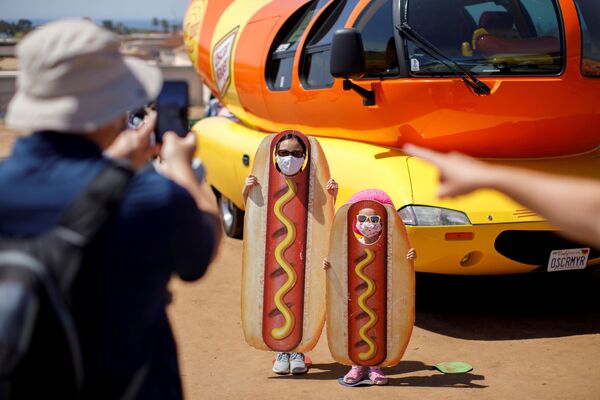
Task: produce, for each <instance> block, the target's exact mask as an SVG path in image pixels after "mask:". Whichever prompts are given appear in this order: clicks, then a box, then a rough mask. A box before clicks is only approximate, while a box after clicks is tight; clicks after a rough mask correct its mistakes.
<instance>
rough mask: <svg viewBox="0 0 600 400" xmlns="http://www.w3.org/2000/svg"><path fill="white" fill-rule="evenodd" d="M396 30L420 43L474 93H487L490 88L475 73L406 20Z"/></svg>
mask: <svg viewBox="0 0 600 400" xmlns="http://www.w3.org/2000/svg"><path fill="white" fill-rule="evenodd" d="M396 29H398V31H399V32H400V33H401V34H403V35H405V36H406V37H407V38H408V39H409V40H412V41H413V42H415V43H416V44H418V45H420V47H421V48H422V49H423V50H424V51H425V52H426V53H427V54H429V55H430V56H431V57H433V58H435V59H437V60H439V61H441V62H442V63H443V64H445V65H446V66H448V67H449V68H450V69H451V70H452V72H454V74H455V75H456V76H457V77H459V78H460V79H462V81H463V82H464V83H465V84H466V85H467V86H468V87H469V88H470V89H471V90H472V91H473V92H474V93H475V94H478V95H485V96H487V95H489V94H490V92H491V90H490V87H489V86H488V85H486V84H485V83H483V82H482V81H480V80H479V79H477V77H476V76H475V75H473V74H472V73H471V72H469V71H467V70H466V69H464V68H463V67H461V66H460V65H458V63H456V62H455V61H454V60H452V59H450V58H449V57H448V56H446V55H445V54H444V53H442V52H441V51H440V50H439V49H438V48H437V47H435V46H434V45H433V44H431V43H429V41H427V39H425V38H424V37H423V36H421V35H419V34H418V33H417V32H415V30H414V29H412V28H411V27H410V26H409V25H408V24H407V23H406V22H404V23H402V24H401V25H400V26H396Z"/></svg>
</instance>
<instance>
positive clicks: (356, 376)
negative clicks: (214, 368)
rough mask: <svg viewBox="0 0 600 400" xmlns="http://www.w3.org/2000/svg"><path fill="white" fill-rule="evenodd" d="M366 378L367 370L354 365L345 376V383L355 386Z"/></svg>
mask: <svg viewBox="0 0 600 400" xmlns="http://www.w3.org/2000/svg"><path fill="white" fill-rule="evenodd" d="M364 377H365V370H364V369H363V367H361V366H359V365H354V366H353V367H352V368H351V369H350V371H348V373H347V374H346V375H344V383H347V384H349V385H353V384H355V383H356V382H360V381H362V380H363V378H364Z"/></svg>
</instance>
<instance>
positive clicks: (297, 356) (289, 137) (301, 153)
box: [242, 133, 338, 375]
mask: <svg viewBox="0 0 600 400" xmlns="http://www.w3.org/2000/svg"><path fill="white" fill-rule="evenodd" d="M305 158H306V145H305V144H304V142H303V141H302V140H301V139H300V138H299V137H298V136H296V135H294V134H293V133H288V134H286V135H284V136H283V137H282V138H281V139H280V140H279V142H278V143H277V145H276V147H275V162H276V165H277V169H278V170H279V171H280V172H281V173H282V174H283V175H284V176H294V175H296V174H298V173H299V172H300V171H301V170H302V166H303V165H304V160H305ZM257 184H258V179H257V178H256V176H254V175H252V174H250V175H248V176H247V177H246V181H245V182H244V187H243V189H242V197H243V199H244V204H245V203H246V200H247V199H248V194H249V193H250V189H251V188H252V187H253V186H255V185H257ZM325 189H326V190H327V191H328V192H329V193H330V194H331V195H332V196H333V200H334V202H335V198H336V197H337V192H338V184H337V182H336V181H334V180H333V179H329V180H328V181H327V185H326V186H325ZM307 371H308V368H307V367H306V363H305V362H304V354H303V353H285V352H279V353H277V355H276V357H275V363H274V364H273V372H275V373H276V374H280V375H285V374H289V373H290V372H291V373H292V374H294V375H297V374H304V373H306V372H307Z"/></svg>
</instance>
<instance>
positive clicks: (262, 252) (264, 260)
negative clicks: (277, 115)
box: [242, 131, 334, 352]
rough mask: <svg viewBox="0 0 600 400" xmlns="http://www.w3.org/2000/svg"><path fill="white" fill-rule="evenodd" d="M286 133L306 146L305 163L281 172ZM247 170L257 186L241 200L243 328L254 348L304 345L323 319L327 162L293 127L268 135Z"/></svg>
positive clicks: (329, 217)
mask: <svg viewBox="0 0 600 400" xmlns="http://www.w3.org/2000/svg"><path fill="white" fill-rule="evenodd" d="M287 133H293V134H295V135H296V136H298V137H299V138H300V139H301V140H302V141H303V142H304V144H305V146H306V162H305V165H304V168H303V169H302V171H301V172H299V173H298V174H296V175H294V176H291V177H286V176H284V175H283V174H281V173H280V172H279V171H278V169H277V167H276V165H275V162H274V154H275V148H276V145H277V143H278V142H279V141H280V139H281V138H282V137H283V136H284V135H285V134H287ZM252 174H253V175H255V176H256V177H257V179H258V185H255V186H253V187H252V188H251V190H250V193H249V195H248V200H247V202H246V214H245V220H244V250H243V269H242V271H243V272H242V327H243V330H244V336H245V339H246V342H247V343H248V344H249V345H251V346H252V347H255V348H257V349H261V350H274V351H285V352H305V351H309V350H311V349H312V348H313V347H314V346H315V345H316V343H317V341H318V340H319V336H320V334H321V330H322V328H323V325H324V321H325V271H323V269H322V262H323V258H325V257H326V255H327V249H328V241H327V238H328V237H329V232H330V230H331V225H332V223H333V213H334V208H333V207H334V205H333V198H332V196H331V195H330V194H329V193H327V191H326V189H325V186H326V184H327V181H328V180H329V178H330V174H329V167H328V165H327V161H326V159H325V155H324V153H323V150H322V149H321V146H320V145H319V143H318V142H317V141H316V140H315V139H314V138H311V137H306V136H304V135H302V134H301V133H300V132H297V131H283V132H281V133H279V134H277V135H269V136H267V137H266V138H265V139H264V140H263V141H262V142H261V144H260V146H259V148H258V150H257V152H256V156H255V158H254V165H253V169H252Z"/></svg>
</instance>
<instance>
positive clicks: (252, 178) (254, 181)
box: [244, 174, 258, 187]
mask: <svg viewBox="0 0 600 400" xmlns="http://www.w3.org/2000/svg"><path fill="white" fill-rule="evenodd" d="M257 183H258V179H256V176H254V175H252V174H250V175H248V176H247V177H246V181H245V182H244V186H247V187H252V186H254V185H256V184H257Z"/></svg>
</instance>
